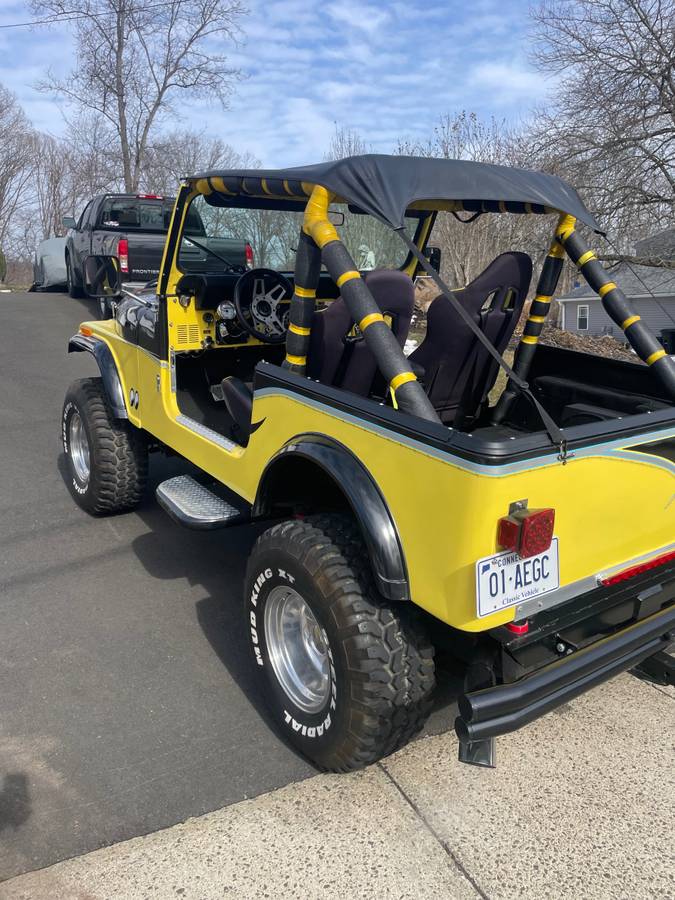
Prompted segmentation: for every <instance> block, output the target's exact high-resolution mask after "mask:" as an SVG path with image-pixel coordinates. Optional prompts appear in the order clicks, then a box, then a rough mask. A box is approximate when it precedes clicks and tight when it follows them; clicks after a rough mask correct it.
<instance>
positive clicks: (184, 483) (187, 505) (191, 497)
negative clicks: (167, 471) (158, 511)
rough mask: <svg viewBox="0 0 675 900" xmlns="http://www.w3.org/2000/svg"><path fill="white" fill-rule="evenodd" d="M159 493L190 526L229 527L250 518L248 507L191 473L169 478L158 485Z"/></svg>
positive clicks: (160, 499)
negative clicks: (238, 504) (209, 486)
mask: <svg viewBox="0 0 675 900" xmlns="http://www.w3.org/2000/svg"><path fill="white" fill-rule="evenodd" d="M155 495H156V497H157V502H158V503H159V505H160V506H161V507H162V509H163V510H165V511H166V512H167V513H168V514H169V515H170V516H171V518H172V519H174V520H175V521H176V522H178V523H179V524H180V525H186V526H187V527H188V528H199V529H212V528H225V527H227V526H229V525H239V524H241V523H243V522H247V521H248V520H249V514H248V512H247V511H246V510H244V509H243V508H238V507H236V506H233V505H232V504H231V503H228V501H227V500H224V499H223V498H222V497H219V496H218V495H217V494H215V493H214V492H213V491H211V490H209V488H207V487H205V486H204V485H203V484H200V483H199V482H198V481H196V480H195V479H194V478H192V476H190V475H177V476H176V477H175V478H168V479H167V480H166V481H163V482H162V483H161V484H160V485H158V487H157V489H156V491H155Z"/></svg>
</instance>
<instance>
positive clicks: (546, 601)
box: [514, 575, 598, 622]
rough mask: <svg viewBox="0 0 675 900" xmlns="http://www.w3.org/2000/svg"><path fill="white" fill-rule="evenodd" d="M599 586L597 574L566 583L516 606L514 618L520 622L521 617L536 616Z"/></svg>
mask: <svg viewBox="0 0 675 900" xmlns="http://www.w3.org/2000/svg"><path fill="white" fill-rule="evenodd" d="M597 586H598V582H597V578H596V576H595V575H590V576H589V577H587V578H581V579H580V580H579V581H572V582H571V583H570V584H565V585H563V586H562V587H559V588H557V589H556V590H555V591H550V592H549V593H548V594H542V595H541V596H539V597H533V598H532V599H531V600H526V601H525V603H521V604H520V605H519V606H516V608H515V610H516V614H515V616H514V619H515V621H516V622H519V621H520V620H521V619H527V618H529V617H530V616H536V615H537V613H540V612H543V611H544V610H545V609H551V608H552V607H553V606H558V605H559V604H561V603H566V602H567V601H568V600H573V599H574V598H575V597H578V596H579V595H580V594H587V593H588V592H589V591H592V590H594V589H595V588H596V587H597Z"/></svg>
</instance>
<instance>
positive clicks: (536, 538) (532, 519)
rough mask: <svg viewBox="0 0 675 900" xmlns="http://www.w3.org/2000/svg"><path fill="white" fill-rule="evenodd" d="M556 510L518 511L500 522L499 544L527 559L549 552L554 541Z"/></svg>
mask: <svg viewBox="0 0 675 900" xmlns="http://www.w3.org/2000/svg"><path fill="white" fill-rule="evenodd" d="M554 524H555V510H554V509H518V510H516V511H515V512H513V513H510V514H509V515H508V516H504V517H503V518H501V519H500V520H499V523H498V525H497V543H498V544H499V546H500V547H502V548H503V549H504V550H513V551H514V552H515V553H517V554H518V556H521V557H522V558H523V559H526V558H527V557H528V556H536V555H537V554H538V553H543V552H544V550H548V548H549V547H550V546H551V541H552V540H553V526H554Z"/></svg>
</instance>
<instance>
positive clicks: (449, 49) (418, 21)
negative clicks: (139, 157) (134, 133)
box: [0, 0, 547, 166]
mask: <svg viewBox="0 0 675 900" xmlns="http://www.w3.org/2000/svg"><path fill="white" fill-rule="evenodd" d="M528 5H529V2H526V0H509V2H508V3H506V2H504V0H502V2H498V0H474V2H471V3H466V2H458V0H449V2H443V0H426V2H421V0H405V2H388V0H381V2H365V3H361V2H357V0H335V2H331V0H325V2H322V3H318V2H316V0H249V2H248V6H249V9H250V14H249V16H247V17H246V19H245V20H244V22H243V26H244V32H245V33H244V40H243V43H242V45H241V46H239V47H237V48H233V49H232V50H231V52H230V58H231V60H232V62H233V64H235V65H237V66H239V67H240V68H241V69H242V70H243V71H244V73H245V74H246V78H245V79H244V80H243V81H242V82H241V83H240V84H239V86H238V88H237V92H236V95H235V96H234V97H233V98H232V101H231V104H230V108H229V109H228V110H225V111H221V110H219V109H218V108H214V106H213V104H211V103H208V104H206V103H200V102H199V101H198V100H194V99H193V100H192V101H191V105H190V109H189V113H188V123H187V124H188V125H190V126H192V127H194V128H196V129H197V130H201V129H204V128H206V129H207V131H208V133H210V134H214V135H216V134H217V135H219V136H220V137H222V138H223V139H224V140H226V141H227V142H228V143H230V144H231V145H232V146H233V147H234V148H235V149H236V150H238V151H240V152H246V151H248V152H251V153H253V154H255V156H257V157H258V159H260V160H261V162H262V163H263V164H264V165H268V166H275V165H292V164H298V163H301V162H309V161H314V160H318V159H321V158H322V157H323V154H324V152H325V150H326V147H327V144H328V141H329V138H330V133H331V132H332V130H333V128H334V123H336V122H337V123H339V124H340V125H344V126H346V127H348V128H351V129H354V130H355V131H357V132H358V133H359V134H360V135H361V136H362V137H363V138H364V139H365V140H366V141H367V142H368V143H369V144H371V145H372V147H373V149H375V150H378V151H382V152H386V151H388V150H390V149H391V148H392V147H393V146H394V145H395V143H396V139H397V138H399V137H408V138H419V137H421V138H424V137H425V136H427V135H428V134H430V132H431V131H432V129H433V126H434V124H435V122H436V121H437V119H438V117H439V116H440V115H441V114H443V113H445V112H450V113H452V112H455V111H460V110H462V109H467V110H473V111H475V112H477V113H479V114H480V115H484V116H489V115H495V116H497V117H498V118H506V119H509V120H515V119H518V118H520V117H523V116H525V115H526V114H527V111H528V109H529V108H530V107H531V106H532V105H533V103H536V102H538V101H541V100H542V99H543V98H544V96H545V93H546V90H547V84H546V82H545V80H544V79H543V78H542V76H541V74H540V73H538V72H535V71H534V70H533V68H532V67H531V66H530V64H529V63H528V60H527V55H526V39H527V29H528V26H529V18H528ZM30 18H31V15H30V12H29V10H28V8H27V5H26V4H25V3H15V2H8V0H0V24H4V23H7V22H17V21H25V20H27V19H30ZM71 59H72V42H71V40H70V37H69V33H68V31H67V29H66V28H65V27H60V28H58V29H56V28H50V29H8V30H0V82H2V83H3V84H4V85H5V86H6V87H8V88H10V89H11V90H13V91H14V92H15V93H16V94H17V95H18V97H19V99H20V101H21V103H22V105H23V107H24V109H25V110H26V112H27V114H28V115H29V117H30V118H31V120H32V121H33V123H34V124H35V125H36V126H37V127H38V128H41V129H43V130H45V131H49V132H51V133H53V134H59V133H62V132H63V129H64V125H63V120H62V117H61V114H60V110H59V106H58V103H56V102H55V101H53V100H50V99H49V98H46V97H45V96H43V95H41V94H39V93H38V92H37V91H36V90H35V89H34V87H33V85H34V84H35V82H36V81H38V80H39V79H40V77H41V76H43V75H44V73H45V71H46V69H47V68H48V67H52V68H53V69H54V70H56V71H58V72H61V73H64V72H65V71H67V69H68V67H69V63H70V60H71ZM178 124H181V125H182V124H183V123H178Z"/></svg>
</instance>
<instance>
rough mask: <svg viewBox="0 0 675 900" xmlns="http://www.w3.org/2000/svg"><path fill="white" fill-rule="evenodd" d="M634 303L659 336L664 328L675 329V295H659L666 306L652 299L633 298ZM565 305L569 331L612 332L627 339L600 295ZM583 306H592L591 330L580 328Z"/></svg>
mask: <svg viewBox="0 0 675 900" xmlns="http://www.w3.org/2000/svg"><path fill="white" fill-rule="evenodd" d="M630 303H631V305H632V307H633V308H634V310H635V312H636V313H637V315H639V316H640V317H641V318H642V320H643V321H644V322H645V324H646V325H647V326H648V327H649V328H651V330H652V331H653V332H654V333H655V334H656V335H657V336H658V335H659V334H660V333H661V331H662V330H663V329H664V328H675V294H674V295H673V296H670V297H659V303H661V304H662V306H660V305H659V303H657V301H656V300H654V299H652V298H644V299H640V298H635V297H633V298H630ZM562 305H563V306H564V307H565V312H564V315H565V319H564V328H565V330H566V331H572V332H578V333H580V334H591V335H600V334H611V335H613V336H614V337H615V338H619V339H623V332H622V331H621V328H620V327H619V326H618V325H615V324H614V322H612V320H611V319H610V317H609V316H608V315H607V313H606V312H605V310H604V308H603V306H602V303H601V301H600V300H599V299H598V298H597V297H596V298H593V297H588V298H587V299H586V298H579V300H568V301H566V302H565V303H563V304H562ZM580 306H587V307H588V330H587V331H581V332H579V329H578V328H577V311H578V308H579V307H580ZM663 307H665V309H664V308H663ZM668 313H670V315H668Z"/></svg>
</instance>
